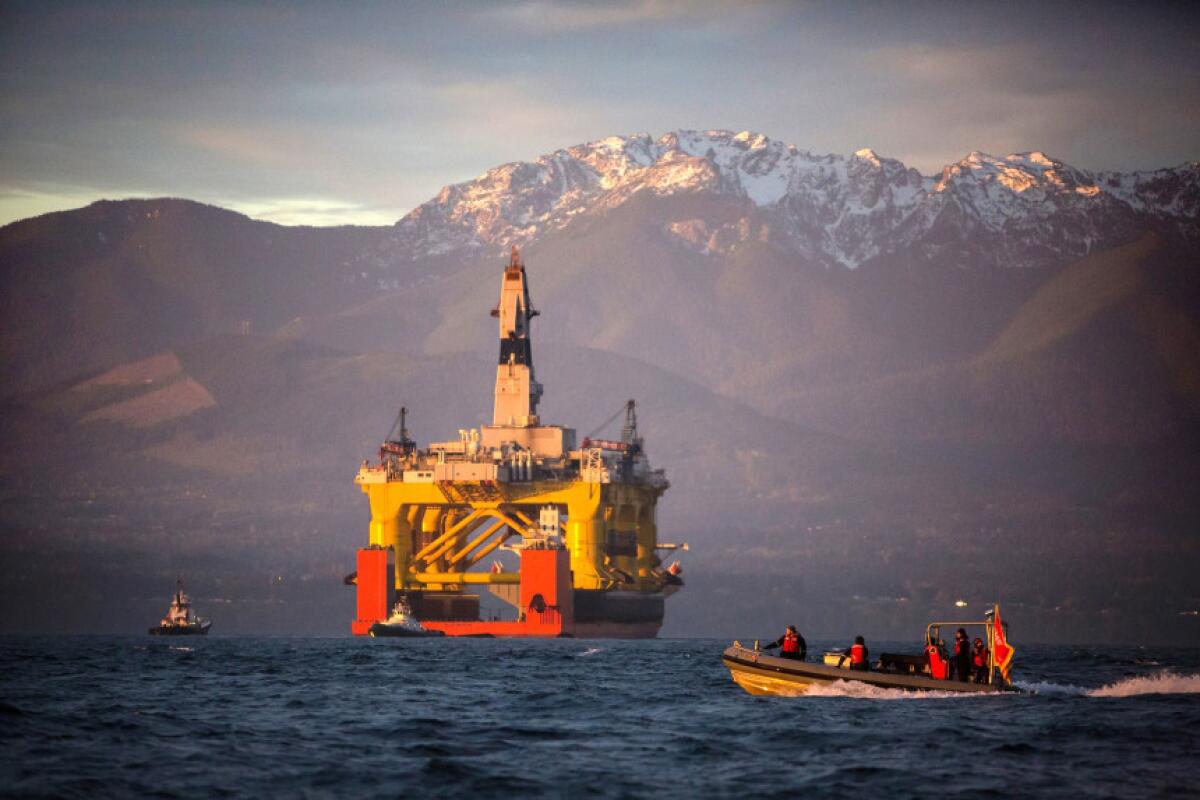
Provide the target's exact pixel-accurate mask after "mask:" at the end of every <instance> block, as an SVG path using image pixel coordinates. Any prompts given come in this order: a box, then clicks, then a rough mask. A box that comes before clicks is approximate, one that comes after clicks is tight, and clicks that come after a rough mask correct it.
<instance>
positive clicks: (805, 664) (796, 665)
mask: <svg viewBox="0 0 1200 800" xmlns="http://www.w3.org/2000/svg"><path fill="white" fill-rule="evenodd" d="M721 660H722V662H723V663H724V664H725V666H726V667H727V668H728V669H729V674H730V676H731V677H732V678H733V680H734V682H735V683H737V684H738V685H739V686H741V687H742V688H743V689H745V690H746V691H747V692H749V693H750V694H756V695H781V696H795V695H801V694H804V693H805V692H807V691H808V690H809V689H810V688H812V687H813V686H815V685H821V684H824V685H829V684H833V683H837V682H838V681H856V682H858V683H863V684H866V685H867V686H874V687H878V688H881V689H901V690H903V691H909V692H955V693H960V694H995V693H997V692H1008V691H1013V690H1012V689H1011V688H1009V687H1008V686H1002V685H996V684H986V683H967V682H960V681H950V680H938V679H935V678H928V677H925V676H921V675H902V674H896V673H889V672H869V671H862V672H860V671H852V670H849V669H845V668H843V667H832V666H826V665H824V664H816V663H813V662H810V661H797V660H795V659H787V658H780V657H779V656H772V655H767V654H766V653H763V652H762V651H759V650H751V649H749V648H746V647H741V646H739V645H733V646H731V647H728V648H726V649H725V652H724V653H723V654H722V657H721Z"/></svg>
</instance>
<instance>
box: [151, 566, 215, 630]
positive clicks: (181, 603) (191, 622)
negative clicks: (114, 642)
mask: <svg viewBox="0 0 1200 800" xmlns="http://www.w3.org/2000/svg"><path fill="white" fill-rule="evenodd" d="M211 627H212V620H210V619H201V618H200V617H198V616H196V615H195V614H193V613H192V606H191V600H189V599H188V596H187V595H186V594H184V593H183V580H182V579H180V580H179V581H177V582H176V584H175V596H174V597H172V598H171V607H170V608H169V609H167V615H166V616H165V617H163V618H162V620H160V621H159V623H158V626H157V627H154V628H151V629H150V635H151V636H207V635H208V629H209V628H211Z"/></svg>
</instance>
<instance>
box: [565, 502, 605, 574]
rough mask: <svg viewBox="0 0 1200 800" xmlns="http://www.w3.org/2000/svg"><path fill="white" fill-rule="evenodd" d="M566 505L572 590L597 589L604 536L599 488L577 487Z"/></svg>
mask: <svg viewBox="0 0 1200 800" xmlns="http://www.w3.org/2000/svg"><path fill="white" fill-rule="evenodd" d="M578 489H579V490H578V491H575V492H573V493H572V494H571V496H570V499H569V500H568V501H567V548H568V549H569V550H570V551H571V571H572V572H573V573H575V588H577V589H600V588H602V586H603V583H604V579H603V569H604V567H603V560H604V533H605V525H604V518H603V516H602V511H601V505H600V499H601V496H602V494H603V493H602V491H601V489H600V486H599V485H598V484H579V486H578Z"/></svg>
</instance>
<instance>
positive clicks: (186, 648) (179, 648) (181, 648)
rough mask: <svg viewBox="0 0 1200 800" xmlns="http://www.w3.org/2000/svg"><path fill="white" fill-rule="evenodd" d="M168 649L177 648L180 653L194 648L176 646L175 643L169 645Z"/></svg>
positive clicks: (188, 651)
mask: <svg viewBox="0 0 1200 800" xmlns="http://www.w3.org/2000/svg"><path fill="white" fill-rule="evenodd" d="M170 649H171V650H178V651H179V652H180V653H190V652H192V650H194V649H195V648H192V647H176V646H175V645H170Z"/></svg>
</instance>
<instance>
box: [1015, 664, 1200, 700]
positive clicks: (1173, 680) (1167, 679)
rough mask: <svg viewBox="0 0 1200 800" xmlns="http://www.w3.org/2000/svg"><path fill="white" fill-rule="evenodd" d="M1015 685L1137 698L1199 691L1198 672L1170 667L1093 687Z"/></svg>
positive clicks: (1035, 689) (1040, 690)
mask: <svg viewBox="0 0 1200 800" xmlns="http://www.w3.org/2000/svg"><path fill="white" fill-rule="evenodd" d="M1017 688H1018V689H1023V690H1025V691H1027V692H1032V693H1034V694H1040V695H1049V696H1058V697H1136V696H1138V695H1143V694H1200V675H1180V674H1178V673H1175V672H1171V671H1170V670H1164V671H1163V672H1156V673H1154V674H1153V675H1136V676H1134V677H1132V678H1123V679H1122V680H1119V681H1116V682H1115V683H1109V684H1106V685H1104V686H1101V687H1099V688H1095V689H1086V688H1084V687H1082V686H1071V685H1070V684H1061V683H1050V682H1048V681H1018V682H1017Z"/></svg>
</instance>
